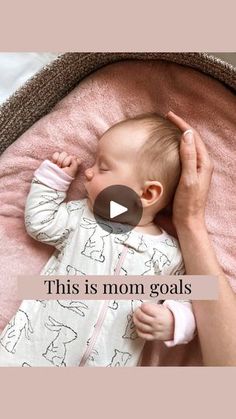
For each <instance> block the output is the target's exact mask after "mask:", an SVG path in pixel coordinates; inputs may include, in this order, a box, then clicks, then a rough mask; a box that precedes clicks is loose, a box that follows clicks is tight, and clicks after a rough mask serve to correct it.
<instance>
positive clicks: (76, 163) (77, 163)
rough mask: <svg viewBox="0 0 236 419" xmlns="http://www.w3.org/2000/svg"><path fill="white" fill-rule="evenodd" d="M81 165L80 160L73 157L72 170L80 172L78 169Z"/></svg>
mask: <svg viewBox="0 0 236 419" xmlns="http://www.w3.org/2000/svg"><path fill="white" fill-rule="evenodd" d="M80 164H81V160H80V159H78V158H77V157H75V156H72V157H71V163H70V167H71V169H72V170H74V171H77V170H78V167H79V166H80Z"/></svg>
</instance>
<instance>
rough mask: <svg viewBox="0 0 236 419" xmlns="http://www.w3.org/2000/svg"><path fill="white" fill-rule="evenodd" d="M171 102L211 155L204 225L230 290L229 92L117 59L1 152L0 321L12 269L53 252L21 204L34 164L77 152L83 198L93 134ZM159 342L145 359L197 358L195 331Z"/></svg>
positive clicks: (234, 215) (26, 267) (234, 103)
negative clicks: (29, 230) (32, 229)
mask: <svg viewBox="0 0 236 419" xmlns="http://www.w3.org/2000/svg"><path fill="white" fill-rule="evenodd" d="M171 109H172V110H173V111H176V113H177V114H179V115H181V116H182V117H183V118H184V119H186V120H187V121H188V122H189V123H190V124H192V125H193V126H194V127H196V128H197V129H198V130H199V132H200V133H201V135H202V137H203V139H204V140H205V142H206V145H207V148H208V150H209V153H210V155H211V157H212V159H213V161H214V164H215V171H214V175H213V179H212V185H211V189H210V194H209V200H208V205H207V210H206V221H207V227H208V231H209V233H210V236H211V239H212V242H213V245H214V247H215V250H216V253H217V257H218V259H219V261H220V263H221V265H222V267H223V269H224V271H225V272H226V274H227V275H228V277H229V279H230V282H231V285H232V287H233V288H234V290H236V280H235V273H236V260H235V237H236V208H235V192H236V191H235V186H236V172H235V170H234V165H235V151H236V145H235V144H236V142H235V135H236V126H235V114H236V97H235V95H234V94H233V93H232V92H231V91H230V90H228V89H227V88H226V87H224V85H223V84H221V83H220V82H218V81H217V80H215V79H213V78H211V77H209V76H206V75H204V74H202V73H200V72H198V71H196V70H193V69H190V68H187V67H184V66H180V65H177V64H172V63H167V62H161V61H155V62H154V61H153V62H150V61H149V62H138V61H137V62H123V63H116V64H112V65H109V66H107V67H105V68H102V69H101V70H99V71H97V72H96V73H93V74H92V75H91V76H89V77H87V78H86V79H85V80H84V81H83V82H82V83H80V85H79V86H78V87H76V88H75V89H74V90H73V91H72V92H71V93H70V94H69V95H68V96H67V97H66V98H64V99H63V100H62V101H60V102H59V103H58V104H57V105H56V107H55V108H54V109H53V110H52V112H50V113H49V114H48V115H47V116H45V117H44V118H42V119H41V120H39V121H38V122H37V123H36V124H34V125H33V126H32V127H31V128H30V129H29V130H28V131H27V132H26V133H25V134H23V135H22V136H21V137H20V138H19V139H18V140H17V141H16V142H15V143H14V144H13V145H11V146H10V147H9V148H8V149H7V150H6V151H5V152H4V153H3V155H2V156H1V164H0V176H1V184H0V194H1V195H0V197H1V208H0V217H1V222H0V235H1V236H0V237H1V241H0V243H1V244H0V246H1V247H0V253H1V266H0V270H1V274H0V295H1V297H0V329H2V328H3V327H4V326H5V325H6V323H7V322H8V321H9V320H10V318H11V317H12V315H13V314H14V313H15V311H16V309H17V307H18V306H19V303H20V302H19V301H18V300H17V290H16V277H17V275H19V274H23V273H26V274H38V273H39V271H40V270H41V268H42V267H43V266H44V264H45V262H46V261H47V259H48V258H49V256H50V254H51V253H52V252H53V249H52V248H50V247H49V246H46V245H43V244H40V243H37V242H36V241H34V240H33V239H31V238H30V237H28V236H27V234H26V232H25V227H24V221H23V216H24V205H25V199H26V196H27V193H28V190H29V187H30V182H31V179H32V175H33V172H34V170H35V169H36V168H37V167H38V166H39V164H40V163H41V161H42V160H44V159H46V158H48V157H50V156H51V154H52V153H53V152H54V151H55V150H58V151H60V150H67V151H68V152H69V153H73V154H77V155H78V156H80V157H81V158H82V160H83V164H82V167H81V172H80V174H79V176H78V178H77V179H76V181H74V182H73V185H72V187H71V189H70V193H69V199H78V198H81V197H83V195H84V188H83V184H82V181H83V172H84V169H85V168H87V167H88V166H90V164H91V163H92V162H93V159H94V156H95V152H96V145H97V140H98V138H99V136H101V134H102V133H103V132H104V131H105V130H106V129H107V128H108V127H110V126H111V125H112V124H114V123H115V122H117V121H119V120H121V119H124V118H126V117H129V116H133V115H136V114H139V113H142V112H147V111H156V112H158V113H161V114H166V112H167V111H168V110H171ZM127 141H128V139H127ZM159 346H160V348H159V349H160V350H159V351H156V348H155V347H154V345H150V344H148V345H147V351H146V352H145V361H144V363H145V364H148V365H150V363H151V364H153V365H157V364H159V365H200V364H201V356H200V351H199V347H198V343H197V339H196V340H195V341H194V342H192V343H191V344H189V345H181V346H179V347H177V348H173V349H171V350H168V353H167V352H166V351H165V349H163V347H162V345H161V344H160V345H159ZM157 354H158V355H157Z"/></svg>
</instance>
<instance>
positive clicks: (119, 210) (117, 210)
mask: <svg viewBox="0 0 236 419" xmlns="http://www.w3.org/2000/svg"><path fill="white" fill-rule="evenodd" d="M126 211H128V208H126V207H123V205H120V204H117V202H115V201H110V218H115V217H117V216H118V215H120V214H124V212H126Z"/></svg>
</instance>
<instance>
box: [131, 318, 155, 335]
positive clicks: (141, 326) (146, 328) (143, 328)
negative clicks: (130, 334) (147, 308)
mask: <svg viewBox="0 0 236 419" xmlns="http://www.w3.org/2000/svg"><path fill="white" fill-rule="evenodd" d="M133 322H134V325H135V327H136V329H137V330H138V331H139V332H142V333H151V332H152V330H153V328H152V326H151V325H149V324H146V323H143V322H140V321H139V320H138V319H137V317H134V318H133Z"/></svg>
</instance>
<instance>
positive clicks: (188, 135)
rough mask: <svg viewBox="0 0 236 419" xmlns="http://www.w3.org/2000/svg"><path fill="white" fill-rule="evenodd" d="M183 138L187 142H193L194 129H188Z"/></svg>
mask: <svg viewBox="0 0 236 419" xmlns="http://www.w3.org/2000/svg"><path fill="white" fill-rule="evenodd" d="M183 140H184V142H185V143H186V144H192V142H193V131H192V130H191V129H187V131H184V133H183Z"/></svg>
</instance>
